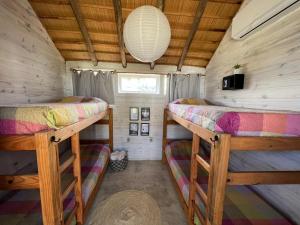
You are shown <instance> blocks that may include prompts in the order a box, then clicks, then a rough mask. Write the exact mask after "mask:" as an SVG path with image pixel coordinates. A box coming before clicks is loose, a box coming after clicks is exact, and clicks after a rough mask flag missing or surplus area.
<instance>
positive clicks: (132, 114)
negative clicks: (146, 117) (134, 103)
mask: <svg viewBox="0 0 300 225" xmlns="http://www.w3.org/2000/svg"><path fill="white" fill-rule="evenodd" d="M129 120H130V121H138V120H139V108H138V107H130V108H129Z"/></svg>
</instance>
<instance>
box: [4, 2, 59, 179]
mask: <svg viewBox="0 0 300 225" xmlns="http://www.w3.org/2000/svg"><path fill="white" fill-rule="evenodd" d="M0 30H1V33H0V93H1V94H0V104H16V103H29V102H32V103H35V102H44V101H49V100H53V99H57V98H59V97H62V96H63V93H64V85H63V76H64V74H65V61H64V59H63V58H62V57H61V55H60V53H59V52H58V50H57V49H56V48H55V46H54V44H53V43H52V41H51V39H50V37H49V36H48V34H47V32H46V31H45V29H44V28H43V26H42V24H41V23H40V21H39V19H38V17H37V16H36V15H35V13H34V11H33V10H32V8H31V6H30V4H29V3H28V2H27V0H10V1H7V0H0ZM0 158H1V161H0V174H5V173H13V172H15V171H17V170H19V169H21V168H23V167H24V166H25V165H26V164H28V162H32V161H33V160H34V158H35V154H34V153H29V152H26V153H25V152H15V153H7V152H0Z"/></svg>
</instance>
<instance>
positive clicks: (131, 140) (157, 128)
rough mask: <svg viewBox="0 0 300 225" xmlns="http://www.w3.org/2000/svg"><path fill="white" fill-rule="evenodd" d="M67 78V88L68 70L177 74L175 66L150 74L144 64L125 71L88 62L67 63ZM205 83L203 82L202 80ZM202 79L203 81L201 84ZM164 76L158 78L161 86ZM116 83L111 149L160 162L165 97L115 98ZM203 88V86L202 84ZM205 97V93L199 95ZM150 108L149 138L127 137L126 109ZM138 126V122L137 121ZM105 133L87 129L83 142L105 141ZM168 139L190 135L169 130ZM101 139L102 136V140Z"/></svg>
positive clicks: (116, 65) (185, 69)
mask: <svg viewBox="0 0 300 225" xmlns="http://www.w3.org/2000/svg"><path fill="white" fill-rule="evenodd" d="M66 65H67V66H66V70H67V74H68V76H67V78H68V80H66V81H65V82H66V84H67V85H70V84H72V83H71V79H70V78H71V70H70V68H77V69H90V68H91V69H115V70H117V71H118V72H137V73H138V72H139V73H159V74H167V73H169V72H176V67H175V66H160V65H157V66H155V70H150V68H149V65H145V64H128V66H127V68H126V69H124V68H123V67H122V66H121V64H119V63H100V64H99V65H98V66H97V67H94V66H92V64H91V63H90V62H77V61H70V62H67V64H66ZM182 71H183V72H186V73H201V74H203V73H204V72H205V70H204V69H203V68H197V67H183V70H182ZM203 79H204V78H203ZM203 79H202V81H203ZM164 80H165V76H163V75H161V85H162V86H163V82H164ZM114 82H115V104H114V106H113V107H114V146H115V148H116V149H125V150H127V151H128V152H129V159H131V160H159V159H161V155H162V152H161V148H162V123H163V109H164V106H165V102H166V100H165V96H164V95H163V94H161V95H159V96H157V95H142V94H118V92H117V85H116V84H117V77H115V79H114ZM202 86H204V84H202ZM67 90H68V92H67V93H66V94H68V95H71V94H72V87H71V86H68V88H67ZM201 93H202V94H204V92H203V91H202V92H201ZM131 106H134V107H150V110H151V118H150V122H149V123H150V136H149V137H145V136H129V134H128V126H129V107H131ZM140 122H141V121H140ZM105 134H107V129H106V128H104V126H103V127H100V126H97V127H94V128H89V131H87V132H86V133H83V135H82V138H91V136H92V137H93V138H107V136H106V135H105ZM169 134H170V136H169V137H170V138H179V137H190V133H189V132H187V131H185V129H184V128H182V127H177V128H176V127H175V126H172V127H170V130H169ZM103 135H104V136H103Z"/></svg>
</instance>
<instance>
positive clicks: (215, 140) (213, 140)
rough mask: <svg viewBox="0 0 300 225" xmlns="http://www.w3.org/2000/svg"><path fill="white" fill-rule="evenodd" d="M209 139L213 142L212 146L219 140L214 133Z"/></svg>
mask: <svg viewBox="0 0 300 225" xmlns="http://www.w3.org/2000/svg"><path fill="white" fill-rule="evenodd" d="M210 141H211V142H212V143H213V145H214V146H216V142H218V141H219V136H218V135H215V136H214V138H210Z"/></svg>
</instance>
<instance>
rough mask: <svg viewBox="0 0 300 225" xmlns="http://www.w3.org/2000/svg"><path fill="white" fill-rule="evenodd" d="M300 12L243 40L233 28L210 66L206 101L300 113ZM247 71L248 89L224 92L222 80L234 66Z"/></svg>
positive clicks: (207, 72)
mask: <svg viewBox="0 0 300 225" xmlns="http://www.w3.org/2000/svg"><path fill="white" fill-rule="evenodd" d="M299 21H300V9H298V10H297V12H294V13H293V14H290V15H288V16H287V17H285V18H284V19H282V20H280V21H277V22H276V23H274V24H272V25H270V26H268V27H265V28H264V29H263V30H261V31H259V32H257V33H256V34H254V35H253V36H250V37H248V38H247V39H245V40H243V41H235V40H233V39H231V38H230V32H231V28H230V29H229V30H228V31H227V33H226V35H225V37H224V39H223V41H222V42H221V44H220V46H219V48H218V49H217V51H216V53H215V54H214V56H213V58H212V60H211V61H210V63H209V65H208V66H207V71H206V98H207V99H208V100H210V101H212V102H214V103H217V104H222V105H227V106H241V107H248V108H262V109H275V110H276V109H281V110H295V111H300V101H299V98H300V91H299V89H300V76H299V73H300V57H299V55H300V41H299V40H300V23H299ZM236 63H239V64H242V65H243V66H244V69H245V71H244V72H245V74H246V77H245V78H246V80H245V89H244V90H237V91H222V90H221V84H222V77H224V76H226V75H230V74H232V72H233V71H232V66H233V65H235V64H236Z"/></svg>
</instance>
